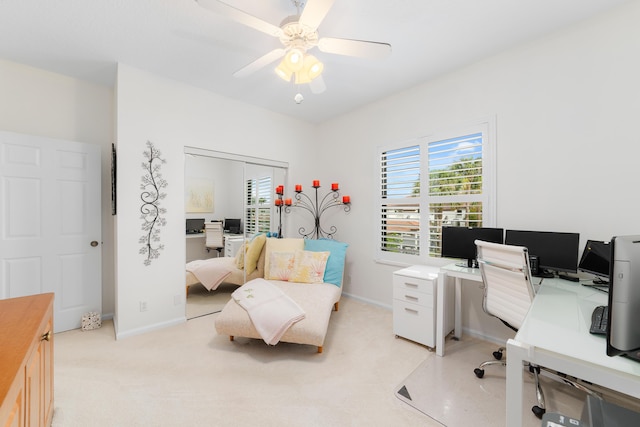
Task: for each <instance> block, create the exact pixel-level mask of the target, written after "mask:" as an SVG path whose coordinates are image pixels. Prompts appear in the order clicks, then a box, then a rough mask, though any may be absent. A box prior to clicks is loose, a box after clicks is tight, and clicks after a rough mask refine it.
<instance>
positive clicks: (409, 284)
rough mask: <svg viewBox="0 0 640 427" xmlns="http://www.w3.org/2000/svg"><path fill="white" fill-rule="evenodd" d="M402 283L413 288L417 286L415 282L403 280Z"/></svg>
mask: <svg viewBox="0 0 640 427" xmlns="http://www.w3.org/2000/svg"><path fill="white" fill-rule="evenodd" d="M404 284H405V285H407V286H411V287H413V288H417V287H418V284H417V283H411V282H404Z"/></svg>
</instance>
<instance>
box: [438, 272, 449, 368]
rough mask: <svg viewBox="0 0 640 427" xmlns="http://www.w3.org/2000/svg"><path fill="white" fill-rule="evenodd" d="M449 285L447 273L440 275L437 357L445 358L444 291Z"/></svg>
mask: <svg viewBox="0 0 640 427" xmlns="http://www.w3.org/2000/svg"><path fill="white" fill-rule="evenodd" d="M446 283H447V275H446V274H445V273H439V274H438V284H437V291H436V294H437V295H436V355H438V356H444V336H445V331H444V325H445V315H446V314H445V312H444V290H445V287H446Z"/></svg>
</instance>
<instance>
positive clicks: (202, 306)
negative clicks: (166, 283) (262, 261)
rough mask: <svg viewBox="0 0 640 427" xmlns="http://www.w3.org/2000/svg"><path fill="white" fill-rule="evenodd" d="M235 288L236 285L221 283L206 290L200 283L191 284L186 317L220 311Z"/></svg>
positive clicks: (192, 317) (195, 316)
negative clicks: (211, 289)
mask: <svg viewBox="0 0 640 427" xmlns="http://www.w3.org/2000/svg"><path fill="white" fill-rule="evenodd" d="M236 289H238V285H233V284H229V283H223V284H221V285H220V286H218V288H217V289H216V290H213V291H207V288H205V287H204V286H202V285H200V284H197V285H193V286H191V287H190V289H189V296H188V297H187V308H186V315H187V319H189V320H190V319H195V318H197V317H201V316H207V315H209V314H213V313H218V312H220V311H221V310H222V308H223V307H224V306H225V304H226V303H227V302H228V301H229V300H230V299H231V293H232V292H233V291H235V290H236Z"/></svg>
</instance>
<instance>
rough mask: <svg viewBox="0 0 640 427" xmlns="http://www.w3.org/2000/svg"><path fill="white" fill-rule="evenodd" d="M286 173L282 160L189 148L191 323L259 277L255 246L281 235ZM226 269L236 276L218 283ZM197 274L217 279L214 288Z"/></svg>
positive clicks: (260, 266) (187, 211) (187, 223)
mask: <svg viewBox="0 0 640 427" xmlns="http://www.w3.org/2000/svg"><path fill="white" fill-rule="evenodd" d="M286 174H287V164H286V163H283V162H278V161H271V160H268V159H257V158H252V157H246V156H240V155H234V154H229V153H220V152H215V151H210V150H203V149H198V148H192V147H187V148H185V228H186V238H185V240H186V260H185V261H186V263H187V294H186V295H187V304H186V316H187V319H192V318H195V317H200V316H204V315H208V314H212V313H215V312H217V311H220V310H221V309H222V307H223V306H224V304H226V302H227V301H228V300H229V298H230V296H231V292H233V291H234V290H235V289H237V287H238V286H239V285H240V284H242V283H244V282H246V281H247V280H250V279H252V278H254V277H260V274H261V272H262V271H264V257H262V259H260V256H261V254H262V252H263V251H257V250H255V249H256V246H257V245H256V244H254V245H253V246H252V245H251V243H252V241H253V240H254V238H255V236H257V235H264V234H267V233H276V232H277V231H278V229H279V226H280V220H281V219H280V216H279V212H278V211H277V209H276V207H275V205H274V193H275V187H276V186H277V185H280V184H283V183H285V182H286ZM264 238H265V237H264V236H261V237H259V240H261V239H264ZM249 248H251V249H253V250H252V251H247V249H249ZM201 268H202V269H203V271H197V270H196V272H195V274H194V273H193V272H190V270H195V269H201ZM225 269H226V270H231V271H232V272H231V274H229V275H228V276H227V277H225V278H224V279H223V280H222V282H221V283H220V284H219V285H214V284H213V283H214V282H216V281H217V276H216V274H218V273H217V272H216V270H223V271H224V270H225ZM198 274H200V275H207V276H213V277H212V282H211V283H208V284H207V285H209V286H206V285H204V284H203V283H201V282H202V281H200V280H198V278H197V277H195V276H196V275H198ZM220 274H221V273H220ZM208 287H211V289H207V288H208Z"/></svg>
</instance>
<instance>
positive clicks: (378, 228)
mask: <svg viewBox="0 0 640 427" xmlns="http://www.w3.org/2000/svg"><path fill="white" fill-rule="evenodd" d="M495 123H496V119H495V117H493V116H492V117H486V118H482V119H479V120H476V121H473V122H469V123H466V124H463V125H460V126H453V127H450V128H447V129H443V130H440V131H436V132H432V133H429V134H427V135H424V136H420V137H416V138H412V139H409V140H404V141H399V142H393V143H389V144H385V145H381V146H378V147H377V156H376V170H377V195H376V197H375V203H376V208H375V209H374V215H375V216H376V218H375V222H374V224H375V242H376V243H375V255H374V260H375V261H376V262H379V263H383V264H391V265H402V266H404V265H413V264H438V263H439V260H441V257H439V256H438V257H436V256H432V255H430V248H429V243H430V238H429V204H430V202H434V199H435V200H437V199H441V200H447V199H448V200H451V201H467V200H470V201H471V200H473V201H477V200H479V201H481V202H482V206H483V208H482V226H483V227H495V226H496V223H497V212H496V211H497V197H496V193H497V188H496V170H497V162H496V160H497V156H496V124H495ZM475 133H481V134H482V194H480V195H473V194H469V195H452V196H448V197H443V196H437V197H433V196H430V195H429V191H428V185H429V169H428V168H429V163H428V161H429V157H428V147H429V144H430V143H433V142H438V141H443V140H447V139H451V138H457V137H461V136H464V135H470V134H475ZM416 145H417V146H419V149H420V195H419V197H404V198H400V199H387V198H383V196H382V192H383V188H382V178H383V176H382V174H383V165H382V163H381V162H382V158H383V154H384V153H386V152H388V151H390V150H398V149H402V148H408V147H412V146H416ZM467 196H468V197H467ZM390 200H392V201H393V202H394V203H395V202H397V204H402V203H417V204H418V205H419V209H420V226H419V254H417V255H412V254H406V253H398V252H390V251H383V250H382V247H381V246H382V239H383V216H382V213H383V207H384V206H385V205H388V204H389V201H390Z"/></svg>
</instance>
